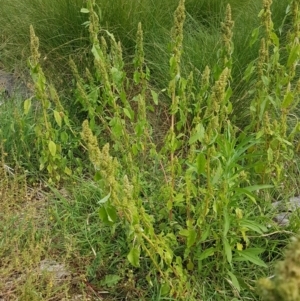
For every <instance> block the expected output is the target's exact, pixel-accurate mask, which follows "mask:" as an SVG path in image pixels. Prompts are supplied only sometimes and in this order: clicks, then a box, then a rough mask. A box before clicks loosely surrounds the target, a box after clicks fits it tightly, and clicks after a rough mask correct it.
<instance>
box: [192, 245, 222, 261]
mask: <svg viewBox="0 0 300 301" xmlns="http://www.w3.org/2000/svg"><path fill="white" fill-rule="evenodd" d="M216 251H217V249H216V248H212V247H211V248H208V249H205V250H204V251H203V252H201V254H200V255H199V256H196V259H197V260H199V261H201V260H203V259H206V258H207V257H209V256H212V255H214V254H215V252H216Z"/></svg>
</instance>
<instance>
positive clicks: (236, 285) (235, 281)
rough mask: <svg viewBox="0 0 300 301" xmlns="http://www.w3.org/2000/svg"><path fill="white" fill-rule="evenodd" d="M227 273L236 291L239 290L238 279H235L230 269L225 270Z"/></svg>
mask: <svg viewBox="0 0 300 301" xmlns="http://www.w3.org/2000/svg"><path fill="white" fill-rule="evenodd" d="M227 274H228V275H229V277H230V279H231V282H232V285H233V287H234V288H235V289H236V290H237V291H238V292H240V291H241V287H240V284H239V281H238V280H237V278H236V276H235V275H234V274H233V273H232V272H230V271H227Z"/></svg>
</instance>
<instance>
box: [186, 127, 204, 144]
mask: <svg viewBox="0 0 300 301" xmlns="http://www.w3.org/2000/svg"><path fill="white" fill-rule="evenodd" d="M204 135H205V128H204V126H203V124H202V123H199V124H197V126H196V128H195V133H194V134H193V136H191V137H190V139H189V144H190V145H191V144H194V143H195V142H196V141H199V142H202V141H203V139H204Z"/></svg>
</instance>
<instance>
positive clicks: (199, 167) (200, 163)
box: [196, 153, 206, 175]
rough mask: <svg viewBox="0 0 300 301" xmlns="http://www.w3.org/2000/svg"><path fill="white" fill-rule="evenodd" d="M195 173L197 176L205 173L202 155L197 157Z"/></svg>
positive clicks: (204, 158) (204, 162) (204, 157)
mask: <svg viewBox="0 0 300 301" xmlns="http://www.w3.org/2000/svg"><path fill="white" fill-rule="evenodd" d="M196 160H197V173H198V174H199V175H201V174H204V173H205V171H206V156H205V154H204V153H199V154H198V155H197V159H196Z"/></svg>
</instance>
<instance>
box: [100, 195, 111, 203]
mask: <svg viewBox="0 0 300 301" xmlns="http://www.w3.org/2000/svg"><path fill="white" fill-rule="evenodd" d="M109 198H110V193H109V194H108V195H106V196H105V197H104V198H102V199H101V200H100V201H98V202H97V203H98V204H104V203H106V202H107V201H108V199H109Z"/></svg>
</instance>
